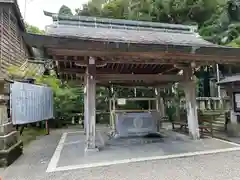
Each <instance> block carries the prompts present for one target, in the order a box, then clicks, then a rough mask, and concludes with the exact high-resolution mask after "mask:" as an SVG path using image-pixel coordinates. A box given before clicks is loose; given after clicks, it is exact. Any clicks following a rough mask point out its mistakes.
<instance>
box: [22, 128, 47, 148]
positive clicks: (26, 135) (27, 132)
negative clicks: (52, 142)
mask: <svg viewBox="0 0 240 180" xmlns="http://www.w3.org/2000/svg"><path fill="white" fill-rule="evenodd" d="M45 134H46V130H45V129H39V128H33V127H28V128H24V130H23V134H22V136H20V139H21V140H22V142H23V144H24V146H26V145H28V144H29V143H30V142H31V141H33V140H36V138H37V137H39V136H43V135H45Z"/></svg>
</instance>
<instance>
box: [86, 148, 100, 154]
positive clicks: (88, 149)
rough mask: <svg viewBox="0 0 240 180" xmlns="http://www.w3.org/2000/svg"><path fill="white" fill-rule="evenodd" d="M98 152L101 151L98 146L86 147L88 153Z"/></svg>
mask: <svg viewBox="0 0 240 180" xmlns="http://www.w3.org/2000/svg"><path fill="white" fill-rule="evenodd" d="M96 152H99V149H98V148H97V147H96V148H85V153H87V154H88V155H89V154H91V153H96Z"/></svg>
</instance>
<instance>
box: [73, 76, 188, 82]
mask: <svg viewBox="0 0 240 180" xmlns="http://www.w3.org/2000/svg"><path fill="white" fill-rule="evenodd" d="M84 75H85V74H78V77H84ZM96 80H97V81H147V82H153V81H156V82H179V81H183V80H184V76H182V75H159V74H97V75H96Z"/></svg>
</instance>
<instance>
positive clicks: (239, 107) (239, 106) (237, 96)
mask: <svg viewBox="0 0 240 180" xmlns="http://www.w3.org/2000/svg"><path fill="white" fill-rule="evenodd" d="M233 108H234V112H236V113H240V92H233Z"/></svg>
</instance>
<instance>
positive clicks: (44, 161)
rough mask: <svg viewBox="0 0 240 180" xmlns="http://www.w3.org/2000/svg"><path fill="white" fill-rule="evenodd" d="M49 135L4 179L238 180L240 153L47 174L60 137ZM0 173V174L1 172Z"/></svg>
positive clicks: (13, 167) (58, 133)
mask: <svg viewBox="0 0 240 180" xmlns="http://www.w3.org/2000/svg"><path fill="white" fill-rule="evenodd" d="M61 134H62V132H61V131H55V132H52V134H51V135H50V136H44V137H42V138H39V139H38V140H36V141H34V142H32V143H31V144H30V145H29V146H28V147H26V150H25V151H24V155H23V156H22V157H21V158H20V159H18V160H17V161H16V162H15V163H14V164H13V165H12V166H10V167H9V168H7V169H6V170H4V172H3V175H2V174H1V175H2V176H3V180H80V179H81V180H186V179H191V180H198V179H199V180H213V179H216V180H239V179H240V173H239V169H240V168H239V166H240V164H239V162H240V151H235V152H227V153H219V154H212V155H202V156H194V157H188V158H179V159H168V160H156V161H146V162H138V163H130V164H120V165H113V166H110V167H99V168H91V169H78V170H74V171H63V172H54V173H46V169H47V166H48V163H49V161H50V159H51V157H52V155H53V153H54V151H55V148H56V146H57V144H58V142H59V139H60V137H61ZM0 172H1V171H0Z"/></svg>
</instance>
